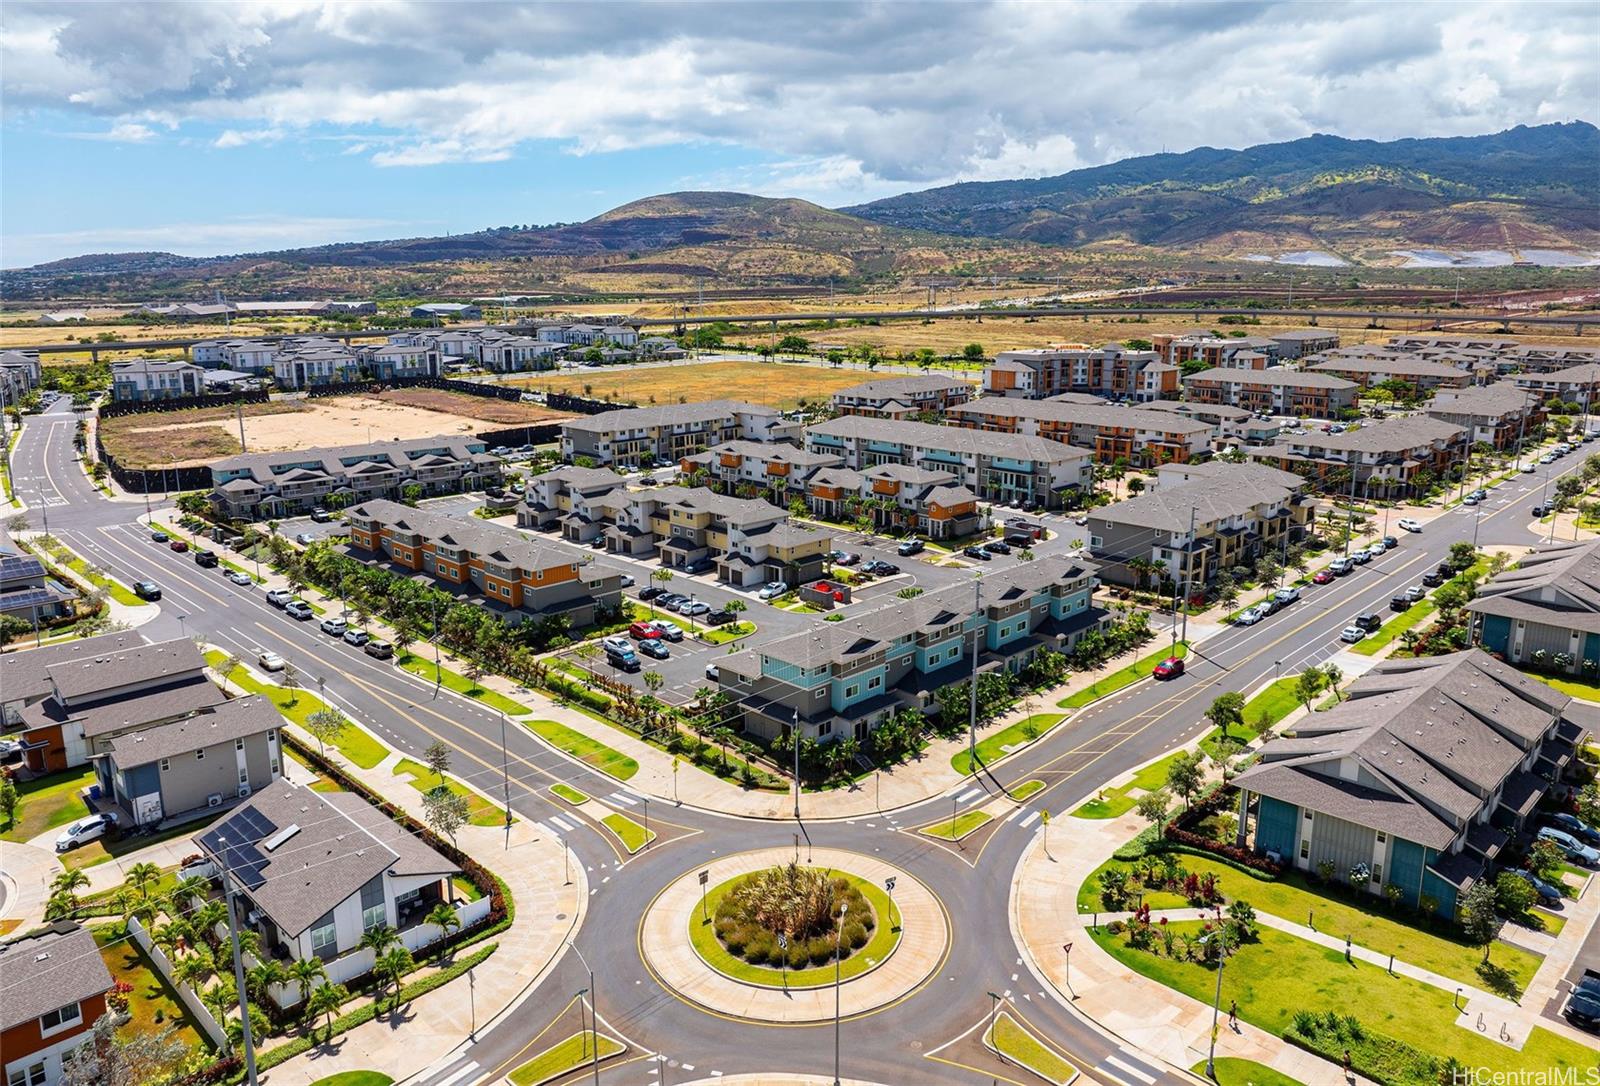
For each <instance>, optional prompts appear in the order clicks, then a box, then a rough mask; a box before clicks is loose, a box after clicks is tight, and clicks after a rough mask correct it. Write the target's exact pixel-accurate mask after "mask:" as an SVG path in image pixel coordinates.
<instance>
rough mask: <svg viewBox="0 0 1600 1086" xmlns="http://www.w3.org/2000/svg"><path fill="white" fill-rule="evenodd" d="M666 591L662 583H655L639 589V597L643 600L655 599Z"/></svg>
mask: <svg viewBox="0 0 1600 1086" xmlns="http://www.w3.org/2000/svg"><path fill="white" fill-rule="evenodd" d="M665 591H666V589H665V588H662V587H661V586H660V585H654V584H653V585H651V586H650V587H648V588H641V589H639V598H640V599H641V600H653V599H655V598H656V597H657V596H659V595H661V593H663V592H665Z"/></svg>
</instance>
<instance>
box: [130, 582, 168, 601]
mask: <svg viewBox="0 0 1600 1086" xmlns="http://www.w3.org/2000/svg"><path fill="white" fill-rule="evenodd" d="M133 594H134V595H135V596H138V597H139V598H140V599H141V600H159V599H160V598H161V586H160V585H158V584H156V583H155V582H154V581H134V582H133Z"/></svg>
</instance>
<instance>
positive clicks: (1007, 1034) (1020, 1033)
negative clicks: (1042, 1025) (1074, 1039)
mask: <svg viewBox="0 0 1600 1086" xmlns="http://www.w3.org/2000/svg"><path fill="white" fill-rule="evenodd" d="M983 1043H984V1044H986V1045H988V1046H989V1047H990V1048H992V1049H994V1050H995V1051H996V1052H998V1053H1000V1055H1002V1056H1004V1057H1005V1058H1006V1059H1008V1060H1010V1061H1011V1062H1013V1063H1019V1064H1021V1065H1022V1066H1023V1067H1026V1068H1027V1069H1028V1070H1030V1071H1032V1072H1033V1073H1034V1074H1036V1075H1038V1076H1039V1077H1040V1078H1042V1079H1044V1080H1045V1081H1046V1082H1053V1083H1057V1084H1058V1086H1060V1084H1064V1083H1067V1082H1070V1081H1072V1078H1073V1076H1074V1075H1076V1074H1077V1073H1078V1069H1077V1068H1076V1067H1074V1066H1072V1064H1071V1063H1069V1062H1068V1061H1067V1058H1066V1057H1065V1056H1063V1055H1062V1054H1061V1053H1059V1052H1057V1051H1056V1050H1055V1049H1054V1048H1052V1047H1050V1045H1048V1044H1046V1043H1045V1042H1044V1041H1042V1040H1040V1039H1039V1038H1038V1037H1036V1036H1034V1034H1033V1032H1032V1031H1031V1030H1029V1029H1028V1027H1027V1026H1024V1025H1023V1024H1022V1023H1021V1022H1019V1021H1017V1019H1015V1018H1013V1017H1011V1012H1010V1011H1001V1012H1000V1016H999V1017H998V1018H996V1019H995V1021H994V1028H992V1029H989V1030H986V1031H984V1035H983Z"/></svg>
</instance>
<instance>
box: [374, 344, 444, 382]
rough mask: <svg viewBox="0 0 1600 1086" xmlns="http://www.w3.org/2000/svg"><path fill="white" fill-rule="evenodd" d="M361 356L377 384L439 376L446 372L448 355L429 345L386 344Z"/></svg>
mask: <svg viewBox="0 0 1600 1086" xmlns="http://www.w3.org/2000/svg"><path fill="white" fill-rule="evenodd" d="M358 357H359V358H360V360H361V367H362V368H363V369H364V370H366V371H367V373H369V374H371V375H372V378H373V380H376V381H394V380H403V379H406V378H412V377H439V376H442V375H443V373H444V356H443V355H442V354H441V353H440V352H439V350H438V348H436V347H432V346H428V345H426V344H418V345H416V346H404V345H401V344H396V343H385V344H382V345H380V346H373V347H363V348H361V351H360V354H359V355H358Z"/></svg>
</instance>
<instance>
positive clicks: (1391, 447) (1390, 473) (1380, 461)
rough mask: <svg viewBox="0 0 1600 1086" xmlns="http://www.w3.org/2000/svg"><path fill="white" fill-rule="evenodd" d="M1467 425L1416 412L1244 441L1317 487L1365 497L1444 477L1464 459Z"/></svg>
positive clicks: (1251, 451)
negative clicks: (1341, 428) (1257, 442)
mask: <svg viewBox="0 0 1600 1086" xmlns="http://www.w3.org/2000/svg"><path fill="white" fill-rule="evenodd" d="M1466 448H1467V431H1466V429H1465V428H1463V427H1461V426H1456V425H1454V424H1452V423H1448V422H1444V421H1442V420H1440V419H1434V418H1428V417H1427V416H1425V415H1415V416H1411V417H1408V418H1395V419H1387V420H1385V421H1383V422H1369V423H1365V424H1363V425H1362V427H1361V428H1360V429H1359V430H1350V431H1346V432H1345V433H1342V434H1325V433H1320V432H1316V431H1313V432H1311V433H1307V434H1296V435H1294V436H1292V437H1280V438H1279V439H1278V440H1277V441H1276V442H1274V443H1273V444H1271V445H1264V446H1246V447H1245V448H1244V450H1243V451H1244V453H1245V455H1247V456H1249V457H1251V458H1252V459H1255V460H1257V461H1259V462H1261V463H1264V464H1270V465H1272V466H1274V467H1277V468H1280V469H1282V470H1284V471H1290V472H1293V473H1295V474H1296V475H1300V476H1304V477H1305V479H1306V480H1307V481H1308V482H1309V483H1310V484H1311V485H1312V486H1313V487H1315V488H1317V489H1322V490H1327V489H1330V488H1331V489H1334V490H1337V491H1339V492H1341V493H1350V492H1351V491H1352V488H1353V491H1354V493H1356V494H1357V495H1359V496H1362V497H1376V496H1380V495H1383V496H1390V497H1409V496H1414V495H1415V494H1417V493H1418V492H1419V489H1421V488H1419V486H1418V485H1417V484H1418V483H1419V482H1427V481H1429V479H1430V478H1431V479H1432V480H1438V479H1443V478H1446V477H1447V476H1448V473H1449V471H1450V469H1451V468H1452V466H1454V465H1455V464H1458V463H1460V462H1462V461H1463V459H1464V457H1465V455H1466Z"/></svg>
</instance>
